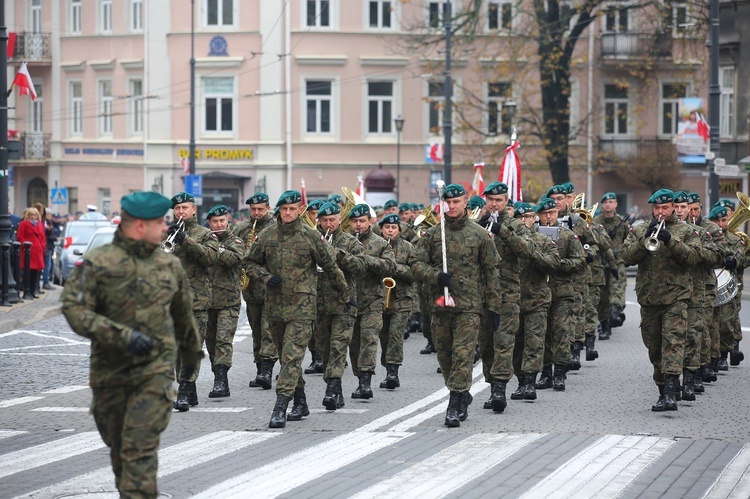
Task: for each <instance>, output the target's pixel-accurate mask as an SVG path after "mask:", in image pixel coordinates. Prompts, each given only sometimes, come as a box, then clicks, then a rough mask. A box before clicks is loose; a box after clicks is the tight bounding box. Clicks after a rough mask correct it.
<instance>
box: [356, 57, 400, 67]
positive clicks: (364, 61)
mask: <svg viewBox="0 0 750 499" xmlns="http://www.w3.org/2000/svg"><path fill="white" fill-rule="evenodd" d="M359 64H360V66H406V65H408V64H409V59H408V58H407V57H398V56H377V55H361V56H359Z"/></svg>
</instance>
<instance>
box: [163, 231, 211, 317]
mask: <svg viewBox="0 0 750 499" xmlns="http://www.w3.org/2000/svg"><path fill="white" fill-rule="evenodd" d="M185 232H186V233H187V237H185V241H183V243H182V244H178V245H175V250H174V256H176V257H177V258H179V259H180V261H181V262H182V266H183V267H185V272H187V276H188V281H189V282H190V289H191V290H192V292H193V310H208V308H209V307H210V306H211V267H212V266H213V265H214V264H215V263H216V259H217V257H218V255H219V239H218V238H217V237H216V235H215V234H212V233H211V231H210V230H208V229H207V228H206V227H203V226H202V225H198V222H197V221H196V219H195V217H193V218H190V219H188V220H185Z"/></svg>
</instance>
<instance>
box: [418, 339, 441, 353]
mask: <svg viewBox="0 0 750 499" xmlns="http://www.w3.org/2000/svg"><path fill="white" fill-rule="evenodd" d="M419 353H421V354H422V355H429V354H431V353H437V350H435V345H433V344H432V343H431V342H429V341H428V342H427V346H426V347H424V348H423V349H422V350H420V351H419Z"/></svg>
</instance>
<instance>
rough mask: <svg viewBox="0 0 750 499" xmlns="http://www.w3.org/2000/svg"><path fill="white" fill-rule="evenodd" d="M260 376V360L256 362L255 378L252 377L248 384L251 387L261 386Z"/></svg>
mask: <svg viewBox="0 0 750 499" xmlns="http://www.w3.org/2000/svg"><path fill="white" fill-rule="evenodd" d="M258 376H260V362H256V363H255V378H253V379H251V380H250V383H248V384H247V386H249V387H250V388H260V385H259V384H258Z"/></svg>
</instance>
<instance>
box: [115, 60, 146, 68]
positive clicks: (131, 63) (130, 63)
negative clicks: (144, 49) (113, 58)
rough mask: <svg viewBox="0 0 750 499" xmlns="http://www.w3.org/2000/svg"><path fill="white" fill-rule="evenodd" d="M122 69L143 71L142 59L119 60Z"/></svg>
mask: <svg viewBox="0 0 750 499" xmlns="http://www.w3.org/2000/svg"><path fill="white" fill-rule="evenodd" d="M120 66H122V67H123V68H124V69H143V59H120Z"/></svg>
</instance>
